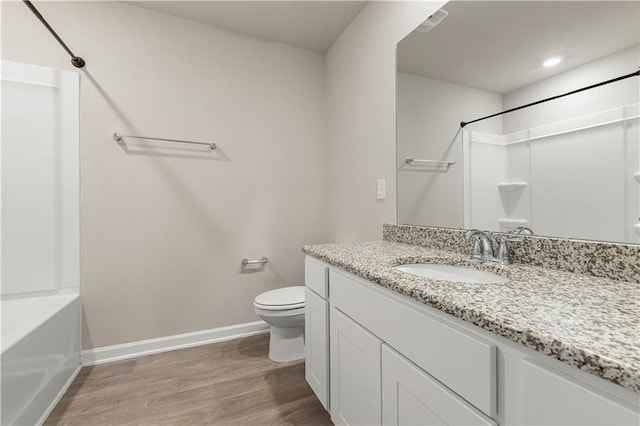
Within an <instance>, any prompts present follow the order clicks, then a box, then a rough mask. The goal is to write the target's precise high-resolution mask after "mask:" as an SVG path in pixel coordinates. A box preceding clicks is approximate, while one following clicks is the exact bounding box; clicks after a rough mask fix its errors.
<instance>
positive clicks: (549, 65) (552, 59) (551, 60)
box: [542, 57, 562, 67]
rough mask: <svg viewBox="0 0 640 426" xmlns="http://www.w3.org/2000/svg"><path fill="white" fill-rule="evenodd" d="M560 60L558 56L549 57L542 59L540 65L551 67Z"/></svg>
mask: <svg viewBox="0 0 640 426" xmlns="http://www.w3.org/2000/svg"><path fill="white" fill-rule="evenodd" d="M561 61H562V58H560V57H557V58H551V59H547V60H546V61H544V62H543V63H542V65H543V66H545V67H552V66H554V65H558V64H559V63H560V62H561Z"/></svg>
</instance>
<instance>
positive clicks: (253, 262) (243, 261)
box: [241, 256, 269, 265]
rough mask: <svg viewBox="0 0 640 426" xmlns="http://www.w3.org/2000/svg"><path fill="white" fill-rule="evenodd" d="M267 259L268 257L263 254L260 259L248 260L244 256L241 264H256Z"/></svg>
mask: <svg viewBox="0 0 640 426" xmlns="http://www.w3.org/2000/svg"><path fill="white" fill-rule="evenodd" d="M268 261H269V259H267V256H264V257H263V258H262V259H260V260H249V259H247V258H246V257H245V258H244V259H242V262H241V263H242V264H243V265H257V264H265V263H267V262H268Z"/></svg>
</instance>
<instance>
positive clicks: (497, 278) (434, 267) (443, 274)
mask: <svg viewBox="0 0 640 426" xmlns="http://www.w3.org/2000/svg"><path fill="white" fill-rule="evenodd" d="M393 268H394V269H396V270H398V271H401V272H406V273H408V274H413V275H418V276H420V277H425V278H431V279H434V280H440V281H455V282H464V283H478V284H502V283H506V282H507V281H509V279H508V278H505V277H503V276H501V275H498V274H495V273H493V272H489V271H481V270H479V269H475V268H470V267H466V266H454V265H442V264H437V263H414V264H410V265H398V266H394V267H393Z"/></svg>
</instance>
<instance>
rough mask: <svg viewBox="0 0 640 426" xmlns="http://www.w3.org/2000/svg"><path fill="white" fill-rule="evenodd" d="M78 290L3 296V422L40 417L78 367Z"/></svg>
mask: <svg viewBox="0 0 640 426" xmlns="http://www.w3.org/2000/svg"><path fill="white" fill-rule="evenodd" d="M80 321H81V303H80V297H79V294H78V292H77V291H74V292H67V293H62V294H49V295H43V296H38V297H21V298H10V299H7V300H2V387H1V388H0V389H1V392H2V410H1V411H2V414H1V421H0V424H2V425H33V424H40V423H42V422H43V421H44V420H45V419H46V417H47V416H48V415H49V413H50V412H51V410H52V409H53V407H54V406H55V404H56V403H57V402H58V401H59V399H60V398H61V397H62V395H63V393H64V392H65V391H66V389H67V388H68V386H69V385H70V384H71V382H72V381H73V379H74V378H75V376H76V374H78V371H79V370H80V349H81V347H80V339H81V337H80V333H81V329H80V327H81V324H80Z"/></svg>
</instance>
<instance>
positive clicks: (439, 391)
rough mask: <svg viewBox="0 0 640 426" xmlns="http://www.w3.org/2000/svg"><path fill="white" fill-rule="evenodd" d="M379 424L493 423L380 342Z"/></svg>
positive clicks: (488, 425) (489, 424)
mask: <svg viewBox="0 0 640 426" xmlns="http://www.w3.org/2000/svg"><path fill="white" fill-rule="evenodd" d="M382 424H384V425H442V424H445V425H486V426H495V425H496V423H495V422H494V421H493V420H491V419H490V418H488V417H486V416H485V415H483V414H482V413H481V412H480V411H479V410H477V409H476V408H474V407H473V406H471V405H470V404H469V403H468V402H466V401H464V400H463V399H462V398H460V397H459V396H458V395H456V394H455V393H453V392H452V391H450V390H449V389H447V388H446V387H444V386H442V385H441V384H440V383H438V381H437V380H435V379H434V378H432V377H431V376H429V375H428V374H426V373H425V372H424V371H422V370H421V369H419V368H418V367H417V366H416V365H414V364H413V363H412V362H410V361H409V360H407V359H406V358H404V357H403V356H402V355H400V354H398V353H397V352H395V351H394V350H393V349H391V348H390V347H389V346H387V345H382Z"/></svg>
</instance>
